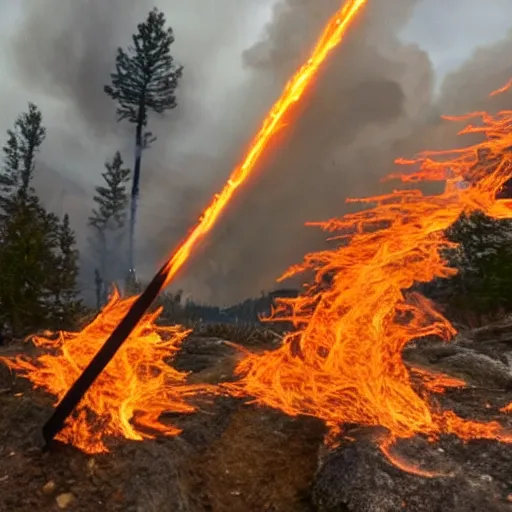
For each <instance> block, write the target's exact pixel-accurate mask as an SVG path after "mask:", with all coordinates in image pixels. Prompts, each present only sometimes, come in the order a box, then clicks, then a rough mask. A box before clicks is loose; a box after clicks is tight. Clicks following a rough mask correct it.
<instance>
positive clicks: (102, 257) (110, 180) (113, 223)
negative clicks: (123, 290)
mask: <svg viewBox="0 0 512 512" xmlns="http://www.w3.org/2000/svg"><path fill="white" fill-rule="evenodd" d="M123 165H124V163H123V159H122V158H121V154H120V153H119V151H117V152H116V153H115V155H114V157H113V159H112V161H111V162H105V168H106V171H105V172H104V173H102V177H103V180H104V181H105V185H104V186H98V187H96V195H95V196H94V202H95V203H96V205H97V207H96V208H94V209H93V211H92V215H91V216H90V217H89V225H90V226H91V227H93V228H94V231H95V247H96V253H97V255H98V258H99V268H97V269H96V270H95V282H96V286H97V287H98V286H99V290H98V292H99V293H98V295H99V297H101V298H100V300H99V301H98V304H97V305H98V307H99V306H100V305H101V303H102V302H103V301H105V299H106V295H107V292H108V290H107V289H106V286H105V284H106V283H107V282H108V278H109V268H108V264H109V260H110V259H111V257H112V256H114V254H112V252H113V251H112V250H111V249H110V246H109V242H112V244H111V245H113V247H114V251H115V250H116V249H118V248H119V246H120V244H121V242H122V237H123V235H124V229H123V228H124V225H125V221H126V210H127V206H128V192H127V184H128V182H129V180H130V174H131V172H130V169H127V168H125V167H123Z"/></svg>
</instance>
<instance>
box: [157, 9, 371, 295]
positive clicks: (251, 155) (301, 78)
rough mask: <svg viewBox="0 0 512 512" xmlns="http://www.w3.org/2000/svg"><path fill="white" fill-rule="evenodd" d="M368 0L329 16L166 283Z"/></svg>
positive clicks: (174, 259)
mask: <svg viewBox="0 0 512 512" xmlns="http://www.w3.org/2000/svg"><path fill="white" fill-rule="evenodd" d="M366 3H367V0H348V1H345V2H342V4H343V5H342V6H341V7H340V8H339V9H338V11H336V13H334V15H333V16H332V17H331V18H330V19H329V21H328V23H327V25H326V27H325V28H324V30H323V32H322V34H321V36H320V38H319V39H318V42H317V44H316V46H315V47H314V49H313V51H312V53H311V54H310V56H309V58H308V60H307V61H306V62H305V63H304V64H303V65H302V66H301V67H300V68H299V69H298V70H297V71H296V72H295V74H294V75H293V77H292V78H291V79H290V81H289V82H288V83H287V84H286V86H285V88H284V90H283V92H282V93H281V96H280V97H279V99H278V100H277V101H276V103H275V104H274V105H273V107H272V109H271V110H270V112H269V113H268V114H267V117H266V118H265V119H264V121H263V124H262V126H261V128H260V130H259V132H258V133H257V134H256V136H255V137H254V139H253V140H252V142H251V144H250V146H249V149H248V151H247V153H246V155H245V156H244V158H243V159H242V162H241V163H240V164H239V165H238V166H237V167H236V168H235V169H234V170H233V172H232V173H231V176H230V177H229V178H228V181H227V183H226V184H225V185H224V188H223V189H222V190H221V191H220V193H219V194H217V195H216V196H215V197H214V199H213V201H212V202H211V204H210V205H209V206H208V207H207V208H206V210H205V211H204V212H203V215H202V216H201V219H200V221H199V223H198V224H197V226H196V227H195V228H194V229H193V230H192V231H191V232H190V233H189V235H188V236H187V238H186V239H185V240H184V241H183V242H182V244H181V245H180V246H178V248H177V249H176V250H175V251H174V253H173V254H172V256H171V257H170V259H169V260H168V262H167V263H166V265H165V268H164V271H165V273H166V274H165V275H166V280H165V286H167V285H168V284H169V283H170V282H171V281H172V280H173V278H174V277H175V276H176V274H177V273H178V271H179V270H180V269H181V268H182V267H183V265H184V264H185V263H186V262H187V261H188V259H189V257H190V255H191V254H192V252H193V250H194V248H195V246H196V245H197V243H198V242H199V241H200V240H201V239H202V238H203V237H204V236H205V235H206V234H207V233H208V232H209V231H210V230H211V229H212V227H213V226H214V225H215V223H216V221H217V219H218V218H219V217H220V215H221V214H222V212H223V211H224V209H225V208H226V206H227V205H228V203H229V202H230V200H231V198H232V197H233V194H234V193H235V192H236V190H237V189H238V188H239V187H241V186H242V185H243V184H244V183H245V182H246V181H247V179H248V178H249V176H250V175H251V173H252V172H253V170H254V169H255V167H256V164H257V163H258V160H259V158H260V156H261V155H262V154H263V153H264V151H265V150H266V148H267V147H268V145H269V143H270V141H271V140H272V139H273V137H274V135H275V134H276V133H277V132H278V131H279V129H280V128H281V127H282V126H283V123H284V120H285V117H286V115H287V114H288V113H289V112H290V109H291V108H292V107H293V105H294V104H295V103H297V102H298V101H300V99H301V98H302V96H303V94H304V92H305V91H306V90H307V89H308V87H309V86H310V85H311V83H312V81H313V79H314V78H315V76H316V74H317V73H318V70H319V68H320V66H321V65H322V63H323V62H324V61H325V59H326V58H327V56H328V55H329V53H330V52H331V51H332V50H333V49H334V48H336V47H337V46H338V45H339V44H340V43H341V41H342V40H343V38H344V37H345V35H346V33H347V31H348V29H349V28H350V26H351V25H352V23H353V22H354V20H355V19H356V18H357V15H358V14H359V13H360V12H361V11H362V9H363V7H364V6H365V5H366Z"/></svg>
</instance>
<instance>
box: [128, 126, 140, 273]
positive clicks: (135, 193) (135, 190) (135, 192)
mask: <svg viewBox="0 0 512 512" xmlns="http://www.w3.org/2000/svg"><path fill="white" fill-rule="evenodd" d="M141 159H142V122H141V121H139V122H138V123H137V127H136V129H135V166H134V168H133V183H132V196H131V205H130V231H129V239H128V266H129V269H128V271H129V272H133V270H134V268H135V256H134V246H135V241H134V239H135V223H136V216H137V201H138V198H139V183H140V166H141Z"/></svg>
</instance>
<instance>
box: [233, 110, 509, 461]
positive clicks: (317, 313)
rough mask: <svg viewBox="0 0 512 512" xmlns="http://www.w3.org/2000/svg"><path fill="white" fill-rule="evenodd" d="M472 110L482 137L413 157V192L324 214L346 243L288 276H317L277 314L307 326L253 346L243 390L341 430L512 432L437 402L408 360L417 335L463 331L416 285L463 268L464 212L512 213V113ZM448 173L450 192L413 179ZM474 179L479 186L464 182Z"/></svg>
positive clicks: (244, 366)
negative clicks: (511, 192)
mask: <svg viewBox="0 0 512 512" xmlns="http://www.w3.org/2000/svg"><path fill="white" fill-rule="evenodd" d="M471 118H473V122H474V124H473V125H468V126H467V127H466V128H465V129H464V130H463V131H462V132H461V133H477V134H480V136H481V141H480V142H479V143H477V144H475V145H471V146H467V147H465V148H463V149H460V150H454V151H444V152H425V153H422V154H420V155H419V157H418V158H417V159H415V160H409V161H401V163H407V164H410V165H414V170H413V172H410V173H408V174H405V175H403V176H401V180H402V182H403V183H404V185H403V186H402V189H401V190H398V191H394V192H392V193H390V194H388V195H383V196H379V197H370V198H367V199H363V200H359V202H361V203H363V204H365V205H366V206H367V209H365V210H363V211H359V212H357V213H352V214H348V215H346V216H345V217H343V218H341V219H333V220H330V221H327V222H322V223H315V224H313V225H317V226H320V227H321V228H322V229H324V230H325V231H327V232H331V233H336V234H337V235H336V237H337V239H338V241H339V242H340V243H339V245H338V247H337V248H335V249H332V250H324V251H320V252H316V253H312V254H308V255H306V257H305V259H304V261H303V263H302V264H300V265H296V266H294V267H292V268H291V269H289V270H288V271H287V272H286V273H285V274H284V275H283V276H282V279H284V278H287V277H290V276H294V275H296V274H298V273H301V272H313V273H314V275H315V279H314V282H313V283H312V284H311V285H310V286H309V287H308V288H307V290H306V292H305V293H304V294H303V295H302V296H299V297H298V298H295V299H286V300H283V301H282V303H281V305H280V306H279V307H278V308H277V310H276V311H274V313H273V315H272V320H274V321H276V320H284V321H288V322H292V323H293V324H294V325H295V326H296V328H297V331H296V332H294V333H291V334H289V335H287V336H286V337H285V339H284V342H283V345H282V347H281V348H280V349H278V350H276V351H272V352H266V353H264V354H251V355H249V356H247V357H246V358H245V359H244V360H243V361H242V362H241V363H239V365H238V368H237V373H238V375H239V377H240V381H239V382H236V383H234V384H229V385H228V388H229V389H230V390H231V392H233V393H235V394H237V393H240V394H242V395H246V394H248V395H251V396H253V397H254V399H255V401H256V402H258V403H261V404H266V405H269V406H271V407H274V408H278V409H281V410H282V411H284V412H285V413H287V414H289V415H298V414H305V415H311V416H316V417H318V418H321V419H323V420H324V421H325V422H326V423H327V424H328V425H330V426H331V427H332V428H333V431H334V432H335V431H337V430H338V429H339V428H341V427H342V426H343V424H345V423H351V424H354V423H355V424H360V425H367V426H382V427H385V428H386V429H387V431H388V432H389V435H390V439H397V438H409V437H412V436H414V435H416V434H420V433H421V434H425V435H427V436H428V437H429V438H431V439H433V438H435V437H436V436H438V435H439V434H441V433H449V434H455V435H457V436H459V437H460V438H463V439H472V438H487V439H499V440H501V441H506V442H512V434H511V433H510V432H505V431H504V429H503V427H502V426H501V425H500V424H499V423H498V422H489V423H483V422H478V421H471V420H465V419H462V418H459V417H458V416H456V415H455V414H454V413H453V412H451V411H444V412H443V411H440V410H437V408H436V409H435V410H434V409H433V408H432V406H431V404H430V403H429V400H428V399H427V397H426V393H425V396H423V394H422V396H419V395H418V394H417V393H416V392H415V391H414V390H413V387H412V386H411V376H410V374H409V371H408V370H407V368H406V366H405V364H404V362H403V360H402V350H403V349H404V347H405V346H406V345H407V344H408V343H409V342H410V341H412V340H414V339H418V338H421V337H424V336H436V337H440V338H442V339H444V340H447V341H448V340H449V339H450V338H451V337H453V335H454V334H455V329H454V328H453V327H452V326H451V324H450V323H449V322H448V320H447V319H446V318H444V317H443V316H442V315H441V314H439V313H438V312H437V311H436V309H435V307H434V305H433V304H432V303H431V302H430V301H428V300H427V299H426V298H424V297H423V296H421V295H420V294H418V293H415V292H414V291H412V290H411V287H412V286H413V285H414V284H415V283H426V282H429V281H431V280H432V279H434V278H436V277H438V278H446V277H449V276H452V275H454V274H455V273H456V271H455V270H454V269H452V268H449V267H448V264H447V262H446V261H445V260H444V259H443V257H442V253H443V251H444V250H446V249H447V248H449V247H453V244H450V243H449V242H448V241H447V240H446V238H445V236H444V232H445V230H446V229H447V228H448V227H449V226H451V225H452V224H453V223H454V222H455V221H456V220H457V219H458V218H459V216H460V215H461V214H462V213H463V212H466V213H468V212H472V211H475V210H482V211H483V212H485V213H486V214H488V215H490V216H491V217H494V218H511V217H512V208H511V202H510V201H507V200H503V199H501V200H500V199H497V194H499V193H500V191H501V190H502V187H503V185H504V184H505V182H507V180H508V179H509V178H510V177H511V176H512V151H511V148H512V111H504V112H500V113H498V114H497V115H495V116H492V115H489V114H487V113H479V114H478V113H476V114H472V115H471V116H469V117H468V119H471ZM447 170H450V171H451V173H450V176H451V177H450V178H446V176H447V175H448V173H447ZM396 177H398V176H395V178H396ZM437 180H443V181H445V189H444V192H443V193H440V194H438V195H425V194H423V193H422V192H421V191H420V190H410V189H407V187H406V184H407V183H411V182H412V183H414V182H428V181H437ZM462 180H465V181H468V182H469V183H470V186H469V187H468V188H465V189H461V187H460V186H459V183H460V182H461V181H462ZM498 197H499V196H498ZM433 382H434V383H435V382H436V381H435V378H434V380H433ZM438 384H439V382H438ZM444 384H445V385H446V384H450V385H455V384H462V383H461V382H459V383H456V382H454V381H450V382H446V381H445V382H444ZM427 388H428V385H427ZM434 388H435V389H434V390H431V391H436V392H438V391H440V389H438V388H439V386H434ZM381 448H382V449H383V451H385V453H387V454H388V455H389V454H390V451H389V443H387V444H386V443H385V442H382V441H381Z"/></svg>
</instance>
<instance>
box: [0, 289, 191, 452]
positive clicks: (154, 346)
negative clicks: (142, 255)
mask: <svg viewBox="0 0 512 512" xmlns="http://www.w3.org/2000/svg"><path fill="white" fill-rule="evenodd" d="M135 299H136V298H135V297H132V298H129V299H121V298H120V296H119V293H118V292H117V291H115V292H114V293H113V295H112V297H111V298H110V301H109V303H108V304H107V305H106V306H105V308H104V309H103V310H102V311H101V313H100V314H99V315H98V316H97V317H96V318H95V319H94V321H92V322H91V323H90V324H89V325H88V326H87V327H86V328H85V329H84V330H83V331H81V332H61V333H60V334H59V338H58V339H57V340H55V339H54V338H55V337H54V336H53V337H52V336H51V335H48V336H47V337H45V336H34V338H33V342H34V344H35V345H36V346H37V347H38V348H39V349H42V350H43V351H44V352H45V353H43V354H41V355H39V356H37V358H36V359H34V360H32V359H30V358H28V357H24V356H19V357H16V358H15V359H6V358H1V360H2V361H3V362H4V363H6V364H7V365H8V366H9V367H10V368H12V369H13V370H15V371H16V372H18V374H19V375H21V376H24V377H26V378H28V379H30V381H31V382H32V383H33V384H34V386H35V387H39V388H42V389H44V390H46V391H47V392H48V393H50V394H51V395H53V396H55V397H56V401H57V402H59V401H60V400H61V398H62V396H63V395H64V394H65V393H66V391H67V390H68V389H69V387H70V386H71V385H72V384H73V382H74V381H75V380H76V379H77V378H78V376H79V375H80V374H81V373H82V371H83V369H84V367H85V366H86V365H87V364H88V363H89V361H90V360H91V358H92V357H93V355H94V354H95V353H96V351H97V350H98V349H99V347H100V346H101V345H102V343H103V341H104V340H105V337H106V336H108V334H109V333H110V332H111V331H112V329H113V328H114V327H115V326H116V324H117V323H118V322H119V320H120V319H121V318H122V317H123V315H125V314H126V312H127V310H128V309H129V308H130V306H131V304H132V303H133V301H134V300H135ZM159 314H160V310H157V311H155V312H153V313H150V314H146V315H145V317H144V318H143V319H142V321H141V322H140V323H139V325H138V326H137V328H136V329H135V330H134V331H133V332H132V333H131V335H130V337H129V338H128V339H127V340H126V343H125V344H124V345H123V347H122V348H121V349H120V350H119V352H118V354H117V355H116V357H115V358H114V359H113V360H112V361H111V362H110V364H109V365H108V366H107V368H106V369H105V371H104V372H103V373H102V374H101V375H100V377H99V378H98V380H97V381H96V382H95V384H94V385H93V386H92V387H91V389H90V390H89V392H88V393H87V394H86V395H85V397H84V398H83V400H82V401H81V402H80V404H79V406H78V407H77V409H76V411H75V415H74V417H73V419H72V421H70V422H68V424H67V426H66V428H64V429H63V430H62V431H61V432H60V434H59V436H58V439H59V440H60V441H62V442H64V443H69V444H72V445H74V446H76V447H77V448H80V449H81V450H83V451H84V452H86V453H101V452H105V451H107V446H106V444H105V439H106V438H109V437H124V438H126V439H132V440H142V439H145V438H152V437H154V433H156V432H158V433H162V434H164V435H176V434H178V433H179V432H180V430H179V429H177V428H176V427H174V426H172V425H167V424H164V423H162V422H160V419H159V418H160V416H161V415H162V413H164V412H166V411H172V412H183V413H189V412H193V411H194V407H192V406H191V405H189V404H187V402H186V398H187V397H188V396H189V395H190V394H192V393H193V391H194V388H193V387H191V386H187V385H186V384H185V379H186V377H187V374H186V373H181V372H178V371H177V370H175V369H174V368H172V367H171V366H170V365H169V359H171V358H172V357H173V356H174V354H175V353H176V351H177V350H179V347H180V344H181V342H182V341H183V340H184V338H185V337H186V336H187V335H188V331H186V330H185V329H183V328H182V327H179V326H173V327H160V326H157V325H155V320H156V319H157V317H158V316H159Z"/></svg>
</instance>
